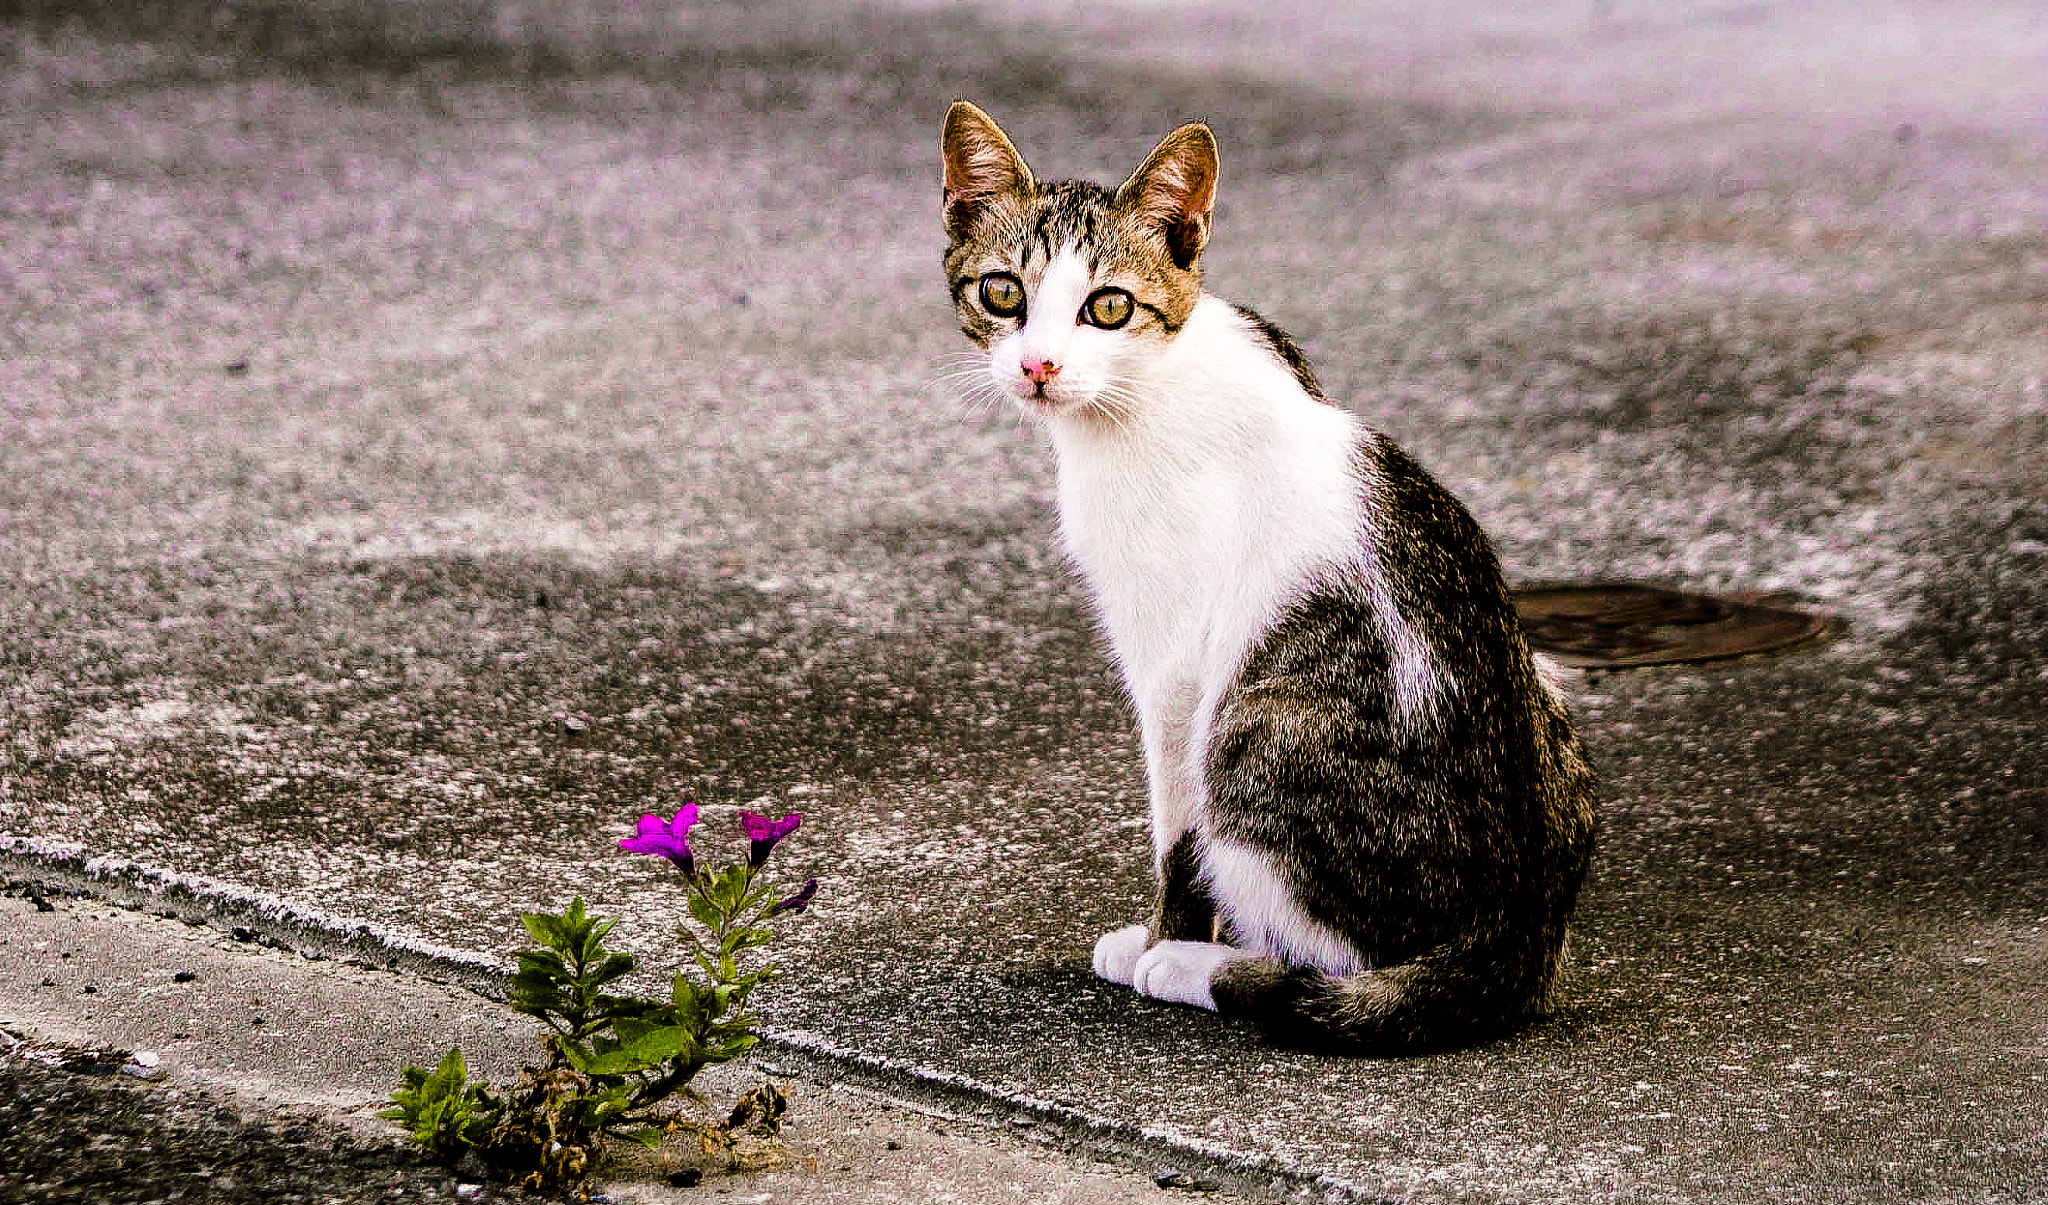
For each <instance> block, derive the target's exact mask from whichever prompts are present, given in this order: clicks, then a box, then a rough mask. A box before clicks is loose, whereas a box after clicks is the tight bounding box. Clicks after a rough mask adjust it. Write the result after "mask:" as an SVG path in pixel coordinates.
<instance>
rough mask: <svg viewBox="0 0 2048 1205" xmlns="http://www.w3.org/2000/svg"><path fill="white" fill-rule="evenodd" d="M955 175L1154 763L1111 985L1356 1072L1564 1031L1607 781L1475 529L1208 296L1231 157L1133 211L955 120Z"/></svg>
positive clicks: (1299, 359) (992, 350)
mask: <svg viewBox="0 0 2048 1205" xmlns="http://www.w3.org/2000/svg"><path fill="white" fill-rule="evenodd" d="M944 152H945V224H946V233H947V235H948V236H949V238H950V240H951V243H950V246H949V247H948V249H947V251H946V258H945V267H946V276H947V280H948V282H949V284H950V285H951V288H952V294H953V303H954V306H955V308H956V310H957V311H958V315H959V320H960V326H961V329H962V330H963V331H964V332H965V333H966V335H967V337H968V338H969V339H971V340H973V341H974V342H975V343H976V344H978V345H979V346H981V347H982V348H984V349H986V350H987V351H988V353H989V372H990V373H991V375H992V378H993V380H994V383H995V385H996V386H997V388H998V389H999V390H1000V391H1001V392H1003V393H1004V394H1006V395H1008V396H1009V397H1011V398H1013V399H1014V400H1015V401H1016V402H1017V404H1019V405H1021V406H1022V407H1024V408H1025V409H1026V410H1028V411H1029V412H1031V413H1032V414H1034V415H1036V416H1038V417H1039V418H1040V419H1041V420H1043V424H1044V426H1045V429H1046V430H1047V431H1048V432H1049V434H1050V436H1051V441H1052V445H1053V448H1054V450H1055V452H1056V454H1057V457H1058V463H1059V518H1060V530H1061V535H1062V538H1063V541H1064V543H1065V546H1066V549H1067V552H1068V553H1069V555H1070V556H1071V557H1072V559H1073V562H1074V563H1075V564H1076V566H1078V568H1079V570H1080V572H1081V574H1082V576H1083V578H1084V579H1085V580H1086V583H1087V585H1088V588H1089V592H1090V594H1091V595H1092V597H1093V600H1094V603H1095V609H1096V613H1097V616H1098V618H1099V620H1100V622H1101V624H1102V627H1103V628H1104V630H1105V631H1106V632H1107V634H1108V638H1109V645H1110V650H1111V652H1112V654H1113V655H1114V657H1115V660H1116V663H1117V665H1118V667H1119V668H1120V669H1121V671H1122V674H1123V678H1124V682H1125V685H1126V687H1127V689H1128V690H1129V692H1130V697H1131V699H1132V701H1133V703H1134V704H1135V706H1136V708H1137V712H1138V719H1139V725H1140V729H1141V735H1142V739H1143V745H1144V751H1145V769H1146V777H1147V782H1148V787H1149V794H1150V799H1151V817H1152V840H1153V855H1154V860H1155V866H1156V869H1157V871H1158V875H1159V896H1158V905H1157V908H1156V910H1155V912H1154V915H1153V918H1152V922H1151V923H1150V924H1149V925H1133V926H1131V927H1129V928H1124V929H1119V930H1117V931H1115V932H1112V933H1110V934H1108V935H1106V936H1104V937H1103V938H1102V939H1101V940H1100V941H1098V942H1097V943H1096V946H1095V971H1096V973H1097V974H1098V975H1100V976H1102V977H1103V978H1105V979H1109V980H1113V981H1115V982H1117V983H1123V984H1129V985H1131V986H1133V987H1135V988H1136V989H1137V990H1138V991H1139V992H1140V993H1142V994H1144V995H1146V996H1150V997H1154V998H1156V999H1160V1000H1169V1001H1177V1002H1181V1003H1185V1004H1192V1005H1197V1006H1199V1007H1202V1008H1207V1009H1214V1010H1216V1011H1219V1012H1222V1013H1225V1014H1235V1015H1243V1016H1249V1017H1253V1018H1257V1019H1259V1020H1260V1021H1262V1022H1264V1023H1265V1024H1266V1026H1267V1028H1268V1031H1269V1032H1271V1033H1273V1034H1274V1035H1275V1036H1277V1037H1279V1038H1281V1039H1282V1040H1289V1041H1294V1042H1298V1043H1301V1044H1307V1045H1322V1046H1333V1047H1336V1048H1340V1049H1346V1050H1352V1051H1357V1052H1362V1053H1387V1054H1392V1053H1405V1052H1415V1051H1422V1050H1427V1049H1433V1048H1440V1047H1444V1046H1450V1045H1457V1044H1464V1043H1469V1042H1474V1041H1478V1040H1481V1039H1484V1038H1486V1037H1489V1036H1492V1035H1496V1034H1500V1033H1503V1032H1506V1031H1507V1030H1509V1029H1511V1028H1513V1027H1515V1026H1516V1025H1518V1024H1519V1023H1521V1022H1523V1021H1525V1020H1528V1019H1529V1018H1531V1017H1534V1016H1538V1015H1541V1014H1542V1012H1543V1011H1544V1010H1545V1007H1546V1001H1547V999H1548V997H1549V995H1550V992H1551V988H1552V985H1553V981H1554V979H1555V977H1556V975H1557V970H1558V966H1559V963H1560V962H1561V960H1562V957H1563V948H1564V943H1565V925H1566V922H1567V921H1568V920H1569V919H1570V917H1571V913H1572V907H1573V904H1574V901H1575V900H1576V898H1577V895H1578V890H1579V883H1580V880H1581V879H1583V878H1584V876H1585V872H1586V864H1587V859H1588V857H1589V855H1590V853H1591V849H1592V843H1593V831H1594V815H1593V802H1592V801H1593V773H1592V771H1591V769H1590V768H1589V766H1588V765H1587V762H1586V759H1585V757H1584V755H1583V753H1582V751H1581V749H1580V746H1579V743H1578V739H1577V737H1576V736H1575V735H1574V733H1573V729H1572V723H1571V719H1570V716H1569V715H1568V714H1567V711H1566V708H1565V705H1564V702H1563V700H1562V699H1561V697H1560V696H1559V693H1558V692H1557V690H1556V688H1555V687H1554V686H1553V685H1552V684H1551V683H1550V682H1549V681H1548V680H1547V679H1546V678H1545V677H1544V676H1543V675H1542V674H1541V673H1539V672H1538V669H1537V666H1536V665H1535V663H1534V662H1533V660H1532V658H1531V655H1530V651H1529V646H1528V644H1527V642H1526V641H1525V640H1524V638H1523V635H1522V629H1521V625H1520V624H1519V622H1518V621H1517V619H1516V617H1515V611H1514V607H1513V605H1512V603H1511V602H1510V600H1509V596H1508V591H1507V587H1506V585H1505V583H1504V582H1503V580H1502V577H1501V571H1500V567H1499V564H1498V562H1497V561H1496V560H1495V557H1494V554H1493V550H1492V548H1491V546H1490V545H1489V544H1488V543H1487V540H1486V537H1485V536H1484V535H1483V534H1482V533H1481V532H1480V530H1479V527H1478V525H1477V524H1476V523H1474V522H1473V520H1472V517H1471V516H1470V515H1469V514H1467V513H1466V511H1465V509H1464V508H1463V507H1462V506H1460V505H1459V504H1458V502H1457V500H1456V499H1455V498H1453V497H1452V496H1451V495H1450V494H1449V493H1448V492H1446V491H1445V490H1444V489H1443V487H1441V486H1439V485H1438V484H1437V483H1436V482H1435V481H1434V480H1432V479H1431V478H1430V476H1429V475H1428V474H1427V473H1425V472H1424V471H1423V470H1422V469H1421V468H1420V467H1419V466H1417V465H1416V463H1415V462H1414V461H1412V460H1410V459H1409V458H1408V457H1407V456H1406V455H1405V454H1403V453H1402V452H1401V450H1400V449H1399V448H1396V447H1395V446H1394V445H1393V444H1392V443H1391V442H1390V441H1388V440H1387V439H1386V438H1385V437H1384V436H1381V435H1379V434H1377V433H1376V432H1373V431H1371V430H1369V429H1367V428H1366V427H1365V426H1364V425H1362V424H1361V423H1360V422H1359V421H1358V420H1357V419H1355V418H1354V417H1352V415H1351V414H1350V413H1348V412H1347V411H1345V410H1343V409H1341V408H1339V407H1338V406H1336V405H1333V404H1331V403H1330V402H1329V401H1328V400H1327V399H1325V398H1324V396H1323V394H1322V392H1321V390H1320V389H1319V388H1318V386H1317V384H1316V378H1315V375H1314V373H1313V372H1311V371H1310V368H1309V365H1308V363H1307V361H1306V360H1305V359H1304V358H1303V356H1302V354H1301V352H1300V350H1299V349H1298V348H1296V346H1295V345H1294V343H1293V342H1292V341H1291V340H1289V338H1288V337H1287V336H1286V335H1285V334H1284V333H1282V332H1281V331H1280V330H1279V329H1278V328H1277V327H1275V326H1273V325H1272V324H1271V323H1269V322H1267V321H1265V320H1264V319H1262V318H1260V317H1259V316H1258V315H1257V314H1254V313H1253V312H1251V311H1250V310H1247V309H1244V308H1241V307H1233V306H1231V305H1230V304H1228V303H1226V302H1223V301H1220V300H1218V299H1216V298H1214V297H1211V296H1209V295H1207V294H1205V293H1204V292H1203V291H1202V288H1201V254H1202V249H1203V247H1204V245H1205V244H1206V243H1207V241H1208V237H1209V219H1210V211H1211V208H1212V205H1213V202H1214V199H1215V190H1216V172H1217V164H1216V143H1215V139H1214V138H1213V136H1212V135H1211V134H1210V132H1209V130H1208V128H1207V127H1206V126H1202V125H1185V126H1182V127H1181V128H1180V129H1178V130H1175V131H1174V132H1173V133H1172V134H1170V135H1168V136H1167V138H1166V140H1165V141H1163V142H1161V143H1160V144H1159V147H1158V149H1156V150H1154V151H1153V152H1152V155H1151V157H1150V158H1148V159H1146V160H1145V162H1144V164H1143V166H1141V167H1139V168H1138V170H1137V171H1136V173H1134V174H1133V175H1132V176H1131V178H1130V179H1129V180H1126V181H1125V182H1124V184H1123V185H1122V187H1120V188H1116V189H1108V188H1103V187H1101V186H1099V185H1095V184H1089V183H1084V182H1079V181H1060V182H1056V183H1040V182H1039V181H1038V180H1037V179H1036V178H1035V177H1034V176H1033V175H1032V173H1031V170H1030V168H1028V167H1026V166H1025V163H1024V160H1023V159H1022V158H1021V157H1020V156H1019V155H1018V154H1017V151H1016V148H1015V147H1014V146H1012V145H1011V143H1010V140H1009V139H1008V138H1007V137H1005V136H1004V134H1003V132H1002V130H1001V129H1000V128H998V127H997V125H996V124H995V122H994V121H993V120H992V119H991V118H990V117H989V116H988V115H987V114H986V113H984V112H982V111H981V110H980V109H978V108H976V107H975V106H973V105H971V104H968V103H966V102H964V101H962V102H960V103H957V104H955V105H954V106H953V108H952V111H951V112H950V113H948V114H947V117H946V126H945V135H944Z"/></svg>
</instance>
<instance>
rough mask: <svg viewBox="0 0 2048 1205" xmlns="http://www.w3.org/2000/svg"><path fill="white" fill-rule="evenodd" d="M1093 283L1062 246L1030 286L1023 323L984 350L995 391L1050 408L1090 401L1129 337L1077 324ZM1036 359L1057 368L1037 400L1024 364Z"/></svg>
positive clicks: (1072, 251)
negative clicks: (1056, 372) (987, 355)
mask: <svg viewBox="0 0 2048 1205" xmlns="http://www.w3.org/2000/svg"><path fill="white" fill-rule="evenodd" d="M1095 287H1096V282H1095V281H1094V280H1092V279H1091V278H1090V277H1089V273H1088V264H1087V261H1086V260H1084V259H1083V258H1082V256H1081V253H1080V252H1079V251H1077V250H1075V249H1074V248H1072V247H1066V248H1062V249H1061V250H1060V251H1059V252H1058V253H1056V254H1055V255H1054V256H1053V257H1052V259H1051V260H1050V261H1049V262H1048V263H1047V264H1046V265H1045V267H1044V269H1043V270H1042V271H1041V272H1040V273H1038V275H1037V278H1036V281H1035V282H1034V283H1033V284H1031V285H1030V287H1029V291H1030V301H1029V304H1028V306H1027V307H1026V309H1025V312H1024V325H1023V326H1021V327H1019V328H1018V329H1017V330H1015V331H1012V332H1011V333H1010V334H1008V335H1006V336H1005V337H1003V338H1002V339H999V340H997V341H996V343H995V346H993V347H991V348H990V349H989V376H990V378H991V379H993V380H994V381H995V383H996V387H997V388H998V389H1001V390H1002V391H1003V392H1005V393H1007V394H1009V395H1010V396H1012V397H1014V398H1016V399H1017V400H1019V401H1021V402H1023V403H1025V404H1026V405H1028V406H1034V407H1037V408H1040V409H1043V410H1054V409H1057V408H1059V407H1061V406H1064V405H1070V404H1073V403H1074V402H1076V401H1079V400H1083V399H1087V398H1092V397H1095V396H1096V395H1097V394H1099V393H1101V392H1102V390H1103V388H1104V387H1105V386H1107V385H1108V384H1109V383H1110V380H1111V379H1112V378H1113V377H1114V376H1115V375H1116V374H1117V371H1118V369H1119V367H1120V361H1121V360H1122V358H1123V356H1124V354H1125V353H1126V352H1127V351H1128V349H1129V345H1130V338H1129V336H1128V335H1124V334H1122V333H1120V332H1118V331H1106V330H1101V329H1098V328H1096V327H1093V326H1089V325H1087V324H1086V323H1083V322H1081V321H1079V317H1080V314H1081V306H1082V304H1083V303H1084V302H1086V301H1087V300H1088V294H1090V293H1091V292H1093V291H1094V290H1095ZM1040 360H1047V361H1051V362H1052V363H1054V364H1057V365H1059V373H1058V375H1057V376H1055V377H1054V378H1053V379H1052V380H1050V381H1048V382H1047V383H1046V385H1045V389H1044V391H1043V394H1042V396H1041V394H1040V391H1039V389H1038V386H1037V383H1036V382H1034V381H1033V380H1032V379H1031V377H1030V376H1028V375H1027V374H1026V372H1025V365H1026V364H1028V363H1033V362H1037V361H1040Z"/></svg>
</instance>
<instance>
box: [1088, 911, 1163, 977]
mask: <svg viewBox="0 0 2048 1205" xmlns="http://www.w3.org/2000/svg"><path fill="white" fill-rule="evenodd" d="M1151 940H1152V930H1151V929H1150V928H1148V927H1147V926H1144V925H1125V926H1124V927H1123V928H1121V929H1112V930H1110V931H1109V932H1107V933H1104V934H1103V935H1102V936H1101V937H1099V938H1097V939H1096V940H1095V974H1096V977H1097V978H1100V979H1107V980H1109V981H1110V982H1111V983H1121V984H1123V985H1124V986H1125V987H1129V986H1130V985H1131V980H1132V979H1133V978H1134V977H1135V975H1136V973H1137V969H1138V960H1139V959H1140V958H1142V957H1144V956H1145V943H1146V942H1148V941H1151Z"/></svg>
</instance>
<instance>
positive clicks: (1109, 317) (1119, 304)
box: [1081, 289, 1132, 331]
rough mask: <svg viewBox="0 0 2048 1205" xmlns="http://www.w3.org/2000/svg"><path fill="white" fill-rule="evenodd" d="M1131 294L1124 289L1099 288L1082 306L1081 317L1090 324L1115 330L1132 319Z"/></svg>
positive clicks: (1107, 329)
mask: <svg viewBox="0 0 2048 1205" xmlns="http://www.w3.org/2000/svg"><path fill="white" fill-rule="evenodd" d="M1131 309H1132V302H1131V295H1130V294H1129V293H1126V292H1124V291H1123V290H1122V289H1097V290H1096V291H1095V293H1094V295H1092V296H1091V297H1089V298H1088V304H1087V305H1084V306H1082V307H1081V318H1082V320H1083V321H1085V322H1087V323H1088V324H1089V325H1090V326H1099V327H1101V328H1102V329H1103V330H1106V331H1113V330H1115V329H1116V328H1117V327H1120V326H1122V325H1123V324H1124V323H1126V322H1129V321H1130V320H1131Z"/></svg>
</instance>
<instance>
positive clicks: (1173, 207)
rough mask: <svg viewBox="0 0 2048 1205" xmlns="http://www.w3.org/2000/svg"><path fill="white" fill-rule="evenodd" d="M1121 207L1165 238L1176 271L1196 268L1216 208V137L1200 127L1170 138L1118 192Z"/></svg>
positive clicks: (1192, 126) (1189, 126)
mask: <svg viewBox="0 0 2048 1205" xmlns="http://www.w3.org/2000/svg"><path fill="white" fill-rule="evenodd" d="M1116 203H1117V205H1118V207H1119V208H1123V209H1128V210H1131V211H1133V212H1135V213H1136V214H1137V215H1138V219H1139V220H1140V221H1141V222H1143V223H1144V224H1146V225H1148V226H1151V227H1152V228H1154V229H1155V230H1157V231H1158V232H1159V235H1160V237H1161V238H1163V239H1164V240H1165V242H1166V253H1167V254H1168V255H1170V256H1172V257H1173V262H1174V266H1175V267H1178V268H1179V269H1181V270H1182V271H1187V270H1188V269H1190V268H1192V267H1194V265H1195V258H1196V257H1197V256H1199V255H1201V254H1202V248H1203V247H1205V246H1207V245H1208V243H1209V212H1210V210H1212V209H1214V208H1215V207H1216V136H1215V135H1214V134H1211V133H1210V132H1209V127H1208V126H1205V125H1203V124H1201V123H1200V122H1191V123H1189V124H1187V125H1184V126H1182V127H1181V128H1179V129H1178V130H1175V131H1174V132H1173V133H1171V134H1168V135H1167V136H1166V138H1165V140H1163V141H1162V142H1160V144H1159V146H1158V147H1157V148H1155V149H1154V150H1153V152H1152V154H1151V155H1150V156H1149V157H1147V158H1146V160H1145V163H1144V166H1142V167H1140V168H1139V169H1138V170H1137V171H1135V172H1132V173H1131V178H1130V179H1128V180H1126V181H1124V184H1123V187H1122V188H1119V189H1117V190H1116Z"/></svg>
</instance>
